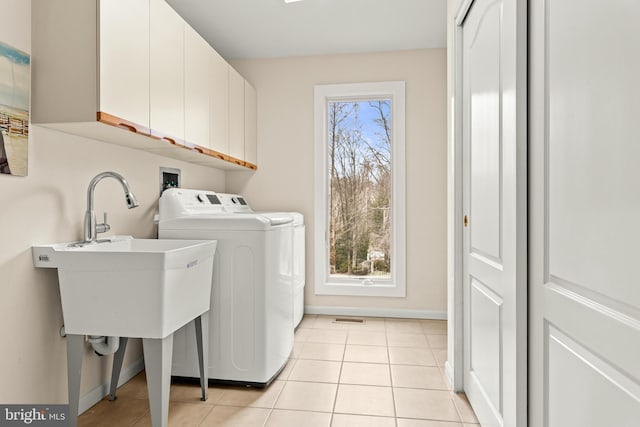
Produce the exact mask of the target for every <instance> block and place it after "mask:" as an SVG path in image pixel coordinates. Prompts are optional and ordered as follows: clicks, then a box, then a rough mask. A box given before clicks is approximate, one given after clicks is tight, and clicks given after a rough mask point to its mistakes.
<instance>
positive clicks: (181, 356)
mask: <svg viewBox="0 0 640 427" xmlns="http://www.w3.org/2000/svg"><path fill="white" fill-rule="evenodd" d="M228 203H233V202H231V200H230V199H227V198H225V197H221V196H219V195H218V194H216V193H215V192H213V191H200V190H187V189H175V188H174V189H168V190H166V191H165V192H164V193H162V196H161V197H160V202H159V215H158V237H159V238H163V239H171V238H175V239H185V238H189V239H203V240H209V239H212V240H217V241H218V246H217V250H216V258H215V260H214V267H213V277H212V290H211V310H210V312H209V325H208V337H209V371H208V374H209V375H208V376H209V378H210V379H211V380H213V381H217V382H221V383H230V384H237V385H249V386H254V387H264V386H266V385H268V384H269V383H270V382H271V381H272V380H273V379H274V378H275V376H277V374H278V373H279V372H280V371H281V370H282V368H283V367H284V366H285V364H286V363H287V361H288V358H289V356H290V354H291V351H292V349H293V331H294V328H293V307H292V300H293V287H292V281H291V277H292V275H293V270H292V268H293V266H292V263H291V262H290V261H289V259H290V257H291V253H292V247H291V245H292V242H293V221H292V218H291V216H289V215H269V216H266V215H262V214H258V213H248V212H247V213H245V214H244V215H237V214H235V213H232V212H230V211H231V210H232V208H231V206H227V204H228ZM187 236H189V237H187ZM173 346H174V348H173V363H172V375H173V376H178V377H191V378H199V371H198V364H197V357H196V356H197V355H196V352H195V348H196V345H195V331H194V330H193V326H192V325H191V324H189V325H186V326H185V327H184V328H182V329H180V330H178V331H177V332H176V333H175V335H174V344H173Z"/></svg>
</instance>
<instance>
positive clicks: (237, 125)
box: [229, 67, 244, 160]
mask: <svg viewBox="0 0 640 427" xmlns="http://www.w3.org/2000/svg"><path fill="white" fill-rule="evenodd" d="M229 155H231V156H232V157H235V158H236V159H240V160H244V78H243V77H242V76H241V75H240V74H239V73H238V72H237V71H236V70H234V69H233V67H229Z"/></svg>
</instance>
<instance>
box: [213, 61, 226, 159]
mask: <svg viewBox="0 0 640 427" xmlns="http://www.w3.org/2000/svg"><path fill="white" fill-rule="evenodd" d="M211 61H212V66H211V76H210V79H211V140H210V147H211V149H212V150H216V151H218V152H220V153H223V154H229V64H227V62H226V61H225V60H224V59H223V58H222V57H221V56H220V55H218V53H217V52H215V51H214V52H213V56H212V57H211Z"/></svg>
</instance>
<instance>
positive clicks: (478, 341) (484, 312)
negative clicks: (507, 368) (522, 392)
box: [469, 277, 502, 409]
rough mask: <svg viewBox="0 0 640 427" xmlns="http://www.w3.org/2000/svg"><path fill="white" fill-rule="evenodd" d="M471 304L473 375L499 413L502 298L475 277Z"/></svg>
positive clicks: (472, 282) (471, 370)
mask: <svg viewBox="0 0 640 427" xmlns="http://www.w3.org/2000/svg"><path fill="white" fill-rule="evenodd" d="M470 300H471V301H470V305H471V310H470V312H471V319H470V320H471V322H470V323H471V325H470V331H469V332H470V334H471V361H470V362H471V363H470V365H471V366H470V368H471V369H470V372H471V373H472V375H475V376H476V377H477V378H476V379H475V380H476V381H477V382H478V383H480V384H482V385H483V388H484V391H485V393H486V395H487V396H486V397H487V398H488V400H489V401H490V403H491V405H492V406H493V407H494V408H498V409H499V408H500V406H501V399H500V394H501V392H502V384H500V366H501V364H502V360H501V359H502V354H501V352H500V348H501V346H502V337H501V333H500V331H501V330H502V319H501V318H502V316H501V311H502V298H501V297H500V296H499V295H498V294H496V293H495V292H493V291H492V290H491V289H490V288H489V287H488V286H486V285H485V284H483V283H481V282H480V281H478V280H476V279H474V278H473V277H472V278H471V294H470ZM496 373H498V374H497V375H496Z"/></svg>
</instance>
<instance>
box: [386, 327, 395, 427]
mask: <svg viewBox="0 0 640 427" xmlns="http://www.w3.org/2000/svg"><path fill="white" fill-rule="evenodd" d="M386 325H387V324H386V319H385V327H386ZM384 337H385V340H386V342H387V360H388V361H389V363H388V364H387V370H388V371H389V382H390V383H391V403H392V404H393V419H394V421H395V424H396V426H397V425H398V410H397V408H396V394H395V392H394V387H393V373H392V372H391V354H389V337H388V336H387V334H385V336H384Z"/></svg>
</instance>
